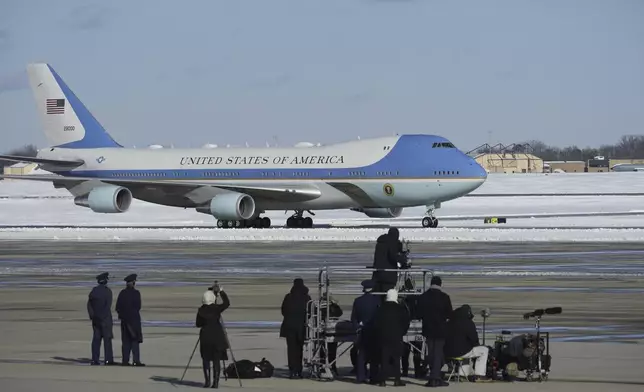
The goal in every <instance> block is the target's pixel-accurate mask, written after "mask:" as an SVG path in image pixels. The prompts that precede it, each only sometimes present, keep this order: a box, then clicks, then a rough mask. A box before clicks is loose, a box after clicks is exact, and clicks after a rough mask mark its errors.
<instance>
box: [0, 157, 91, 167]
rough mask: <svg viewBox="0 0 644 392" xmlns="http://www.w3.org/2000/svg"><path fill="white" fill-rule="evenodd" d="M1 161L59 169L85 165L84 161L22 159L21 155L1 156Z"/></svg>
mask: <svg viewBox="0 0 644 392" xmlns="http://www.w3.org/2000/svg"><path fill="white" fill-rule="evenodd" d="M0 160H5V161H14V162H31V163H39V164H44V165H54V166H59V167H66V168H70V169H73V168H75V167H78V166H81V165H83V164H84V163H85V161H83V160H75V161H67V160H62V159H46V158H36V157H22V156H19V155H0Z"/></svg>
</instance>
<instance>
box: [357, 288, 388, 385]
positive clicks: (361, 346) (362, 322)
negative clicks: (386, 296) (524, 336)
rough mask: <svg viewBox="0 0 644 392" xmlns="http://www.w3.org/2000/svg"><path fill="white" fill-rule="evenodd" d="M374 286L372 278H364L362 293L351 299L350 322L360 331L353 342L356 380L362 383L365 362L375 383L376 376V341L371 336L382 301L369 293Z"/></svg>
mask: <svg viewBox="0 0 644 392" xmlns="http://www.w3.org/2000/svg"><path fill="white" fill-rule="evenodd" d="M373 287H374V282H373V280H365V281H363V282H362V292H363V293H364V294H362V295H361V296H359V297H358V298H356V299H355V300H354V301H353V308H352V309H351V322H352V323H353V325H354V326H355V327H356V329H359V330H360V332H359V334H358V337H357V339H356V342H355V346H354V347H356V349H357V355H356V364H355V367H356V382H357V383H364V382H366V380H367V375H366V371H365V370H366V368H367V366H366V364H367V362H368V363H369V373H370V378H371V380H372V381H373V382H374V383H375V381H376V376H377V364H378V362H379V360H376V358H377V357H378V354H379V353H378V352H377V350H374V349H373V348H374V345H377V342H376V341H375V339H374V336H373V320H374V317H375V315H376V312H377V311H378V307H379V306H380V304H381V303H382V301H381V300H380V298H378V296H376V295H374V294H372V293H371V291H370V290H371V289H373Z"/></svg>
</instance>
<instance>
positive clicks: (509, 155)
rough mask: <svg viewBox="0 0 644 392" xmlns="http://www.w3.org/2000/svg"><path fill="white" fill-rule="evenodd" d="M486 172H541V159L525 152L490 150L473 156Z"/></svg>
mask: <svg viewBox="0 0 644 392" xmlns="http://www.w3.org/2000/svg"><path fill="white" fill-rule="evenodd" d="M474 159H475V160H476V162H478V163H479V165H481V166H483V168H484V169H485V170H487V171H488V173H543V159H541V158H539V157H537V156H535V155H532V154H527V153H513V152H498V153H497V152H492V153H483V154H479V155H476V156H475V157H474Z"/></svg>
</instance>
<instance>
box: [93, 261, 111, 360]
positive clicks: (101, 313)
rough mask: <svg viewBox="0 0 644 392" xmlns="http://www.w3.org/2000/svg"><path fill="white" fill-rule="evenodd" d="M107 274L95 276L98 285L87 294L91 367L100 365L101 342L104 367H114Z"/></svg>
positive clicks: (109, 292) (109, 291)
mask: <svg viewBox="0 0 644 392" xmlns="http://www.w3.org/2000/svg"><path fill="white" fill-rule="evenodd" d="M108 279H109V273H108V272H103V273H102V274H100V275H97V276H96V281H97V282H98V285H97V286H95V287H94V288H93V289H92V291H91V292H90V293H89V298H88V299H87V314H88V316H89V319H90V320H92V330H93V333H94V336H93V337H92V362H91V364H92V365H100V364H101V363H100V361H99V358H100V355H101V340H102V341H103V346H104V350H105V365H108V366H109V365H115V363H114V354H113V352H112V338H113V337H114V335H113V334H112V323H113V321H112V290H110V288H109V287H107V281H108Z"/></svg>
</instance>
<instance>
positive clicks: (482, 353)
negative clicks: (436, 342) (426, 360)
mask: <svg viewBox="0 0 644 392" xmlns="http://www.w3.org/2000/svg"><path fill="white" fill-rule="evenodd" d="M473 318H474V314H472V308H471V307H470V305H467V304H466V305H463V306H461V307H460V308H456V309H455V310H454V312H452V315H451V317H450V320H449V321H448V322H447V338H446V339H445V357H447V358H448V359H449V358H458V357H460V358H470V359H475V360H476V362H475V364H474V375H475V376H476V378H477V379H478V380H485V379H486V373H487V358H488V350H489V349H488V348H487V347H486V346H482V345H481V344H480V343H479V334H478V332H477V331H476V325H474V321H472V319H473ZM468 376H469V374H468Z"/></svg>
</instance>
